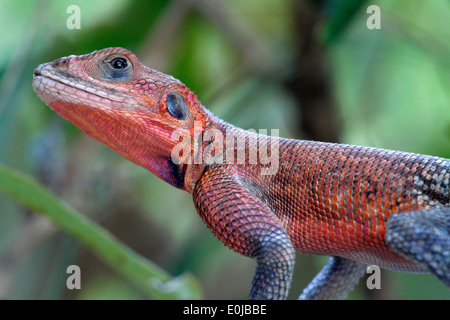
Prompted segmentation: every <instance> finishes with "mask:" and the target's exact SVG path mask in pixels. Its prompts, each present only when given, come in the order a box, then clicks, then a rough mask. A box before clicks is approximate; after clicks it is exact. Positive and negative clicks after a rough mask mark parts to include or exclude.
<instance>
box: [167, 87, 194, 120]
mask: <svg viewBox="0 0 450 320" xmlns="http://www.w3.org/2000/svg"><path fill="white" fill-rule="evenodd" d="M166 105H167V112H169V114H170V115H171V116H172V117H174V118H175V119H178V120H186V119H187V118H188V116H189V109H188V107H187V105H186V102H185V101H184V99H183V97H182V96H181V95H180V94H179V93H177V92H169V93H168V94H167V96H166Z"/></svg>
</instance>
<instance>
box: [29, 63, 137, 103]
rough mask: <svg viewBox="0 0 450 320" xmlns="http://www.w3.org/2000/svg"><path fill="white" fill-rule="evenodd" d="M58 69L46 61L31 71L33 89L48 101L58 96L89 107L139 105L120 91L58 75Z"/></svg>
mask: <svg viewBox="0 0 450 320" xmlns="http://www.w3.org/2000/svg"><path fill="white" fill-rule="evenodd" d="M58 74H59V71H58V70H55V68H53V67H52V66H51V65H49V64H48V63H46V64H42V65H40V66H38V67H37V68H36V69H35V70H34V71H33V89H34V91H35V92H36V93H37V94H38V96H39V97H41V99H43V100H44V101H45V102H50V101H48V100H50V99H51V98H53V99H54V98H55V97H58V99H57V100H63V101H66V102H77V103H79V102H80V101H86V103H87V104H88V105H90V106H91V107H99V108H105V107H106V108H111V109H129V108H130V107H135V106H137V105H139V103H138V101H137V100H136V99H133V98H131V97H130V96H126V97H123V96H121V94H120V93H118V92H115V91H113V90H112V89H110V88H106V87H102V88H101V90H99V89H98V88H95V87H93V86H89V85H88V84H84V83H83V81H82V80H80V79H78V80H77V81H75V78H74V77H73V76H71V75H69V74H64V76H59V75H58Z"/></svg>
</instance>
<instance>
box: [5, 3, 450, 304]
mask: <svg viewBox="0 0 450 320" xmlns="http://www.w3.org/2000/svg"><path fill="white" fill-rule="evenodd" d="M76 3H77V5H78V6H79V7H80V9H81V29H80V30H69V29H67V27H66V20H67V18H68V16H69V15H68V14H67V13H66V9H67V7H68V6H69V5H71V4H73V1H71V0H60V1H45V0H42V1H37V0H36V1H34V0H24V1H13V0H0V163H3V164H5V165H7V166H8V167H10V168H14V169H16V170H18V171H21V172H23V173H26V174H28V175H30V176H32V177H34V178H35V179H36V180H39V181H40V183H41V184H43V185H45V186H46V187H47V188H49V189H50V190H52V191H53V193H54V194H55V195H56V196H57V197H58V198H60V199H62V200H63V201H64V202H65V203H67V204H70V206H71V207H73V208H76V209H77V210H78V211H80V212H82V213H83V214H84V215H86V216H87V217H88V218H89V219H92V220H94V221H96V222H98V223H99V224H101V225H102V226H104V227H105V228H106V229H107V230H109V231H110V232H111V233H112V234H114V235H115V236H116V237H117V238H118V239H119V240H120V241H121V242H123V243H126V244H127V245H128V246H129V247H131V248H132V249H133V250H135V251H136V252H138V253H140V254H141V255H142V256H144V257H146V258H148V259H149V260H151V261H153V262H154V263H155V264H156V265H158V266H159V267H160V268H162V269H164V270H165V271H166V272H167V273H168V274H171V275H173V276H177V275H180V274H183V273H185V272H186V271H188V272H190V273H191V274H193V275H194V276H195V277H196V278H197V280H198V283H199V284H200V286H201V288H202V296H203V297H204V298H208V299H226V298H243V299H244V298H246V297H247V295H248V292H249V288H250V283H251V278H252V274H253V271H254V266H255V265H254V262H253V261H251V260H249V259H247V258H245V257H241V256H239V255H237V254H234V253H233V252H231V251H230V250H228V249H227V248H226V247H224V246H223V245H222V244H221V243H220V242H219V241H218V240H216V239H215V238H214V237H213V236H212V234H211V233H210V232H209V230H208V229H207V228H206V226H205V225H204V224H203V223H202V222H201V220H200V219H199V217H198V216H197V213H196V212H195V209H194V206H193V204H192V200H191V198H190V196H189V194H187V193H185V192H181V191H178V190H175V189H174V188H172V187H171V186H169V185H168V184H166V183H164V182H163V181H160V180H158V179H157V178H156V177H154V176H153V175H151V174H149V173H148V172H147V171H146V170H144V169H142V168H139V167H137V166H135V165H133V164H132V163H130V162H128V161H127V160H125V159H124V158H122V157H121V156H119V155H117V154H115V153H114V152H112V151H110V150H109V149H107V148H106V147H104V146H103V145H101V144H100V143H97V142H95V141H93V140H92V139H90V138H88V137H87V136H86V135H84V134H83V133H82V132H81V131H79V130H78V129H76V128H75V127H74V126H72V125H71V124H69V123H67V122H65V121H64V120H62V119H61V118H60V117H59V116H58V115H56V114H55V113H54V112H53V111H51V110H50V109H49V108H47V107H46V106H45V105H44V104H43V103H42V102H41V101H40V100H39V99H38V98H37V96H36V95H35V94H34V92H33V90H32V87H31V79H32V74H33V69H34V68H35V67H36V66H38V65H39V64H40V63H44V62H48V61H51V60H54V59H56V58H59V57H62V56H67V55H71V54H85V53H89V52H91V51H94V50H97V49H101V48H104V47H109V46H121V47H125V48H128V49H131V50H132V51H134V52H135V53H136V54H137V55H138V57H139V58H140V59H141V61H143V62H144V63H145V64H146V65H148V66H151V67H153V68H155V69H158V70H160V71H163V72H165V73H168V74H171V75H173V76H175V77H176V78H179V79H180V80H181V81H183V82H184V83H186V84H187V85H188V86H189V87H191V89H193V90H195V91H196V92H197V93H198V95H199V97H200V99H201V101H202V102H203V104H204V105H205V106H207V107H208V108H209V109H210V110H212V111H213V112H214V113H216V114H217V115H218V116H220V117H221V118H223V119H225V120H227V121H229V122H231V123H233V124H235V125H238V126H241V127H243V128H255V129H259V128H267V129H271V128H277V129H280V135H282V136H285V137H295V138H298V139H314V140H322V141H337V142H344V143H351V144H359V145H367V146H374V147H381V148H389V149H397V150H404V151H411V152H417V153H425V154H432V155H436V156H441V157H446V158H450V81H449V79H450V65H449V64H450V60H449V59H448V57H449V56H450V28H449V22H448V21H449V20H448V18H449V16H450V4H449V2H448V1H446V0H423V1H420V2H416V1H409V0H397V1H390V0H378V1H371V2H370V4H376V5H379V6H380V8H381V18H382V24H381V30H369V29H368V28H367V27H366V20H367V18H368V16H369V15H368V14H367V13H366V8H367V6H368V5H369V3H368V2H366V1H358V0H353V1H337V0H336V1H333V0H328V1H326V0H324V1H307V0H303V1H295V0H245V1H240V0H229V1H219V0H211V1H208V0H172V1H162V0H151V1H144V0H140V1H138V0H136V1H126V0H98V1H88V0H79V1H77V2H76ZM8 167H6V169H5V170H6V171H5V172H6V173H8V171H10V169H8ZM11 172H12V171H11ZM0 179H5V176H2V175H0ZM0 182H4V183H5V184H6V180H3V181H0ZM0 184H1V183H0ZM26 190H28V189H26ZM26 190H25V191H24V189H22V190H21V191H22V192H25V197H26V192H29V194H30V198H31V197H33V196H36V194H35V193H34V191H33V189H31V191H26ZM45 199H47V198H45ZM49 201H50V200H49ZM325 261H326V259H325V257H315V256H310V255H305V254H298V258H297V264H296V272H295V278H294V283H293V286H292V289H291V298H296V297H297V296H298V295H299V293H300V292H301V290H302V289H303V288H304V287H305V286H306V284H307V283H308V282H309V281H310V280H311V279H312V277H313V276H314V275H315V274H316V273H317V272H318V270H319V269H320V268H321V266H322V265H323V264H324V263H325ZM71 264H76V265H78V266H80V268H81V270H82V289H81V290H76V291H70V290H68V289H67V288H66V278H67V276H68V275H67V274H66V268H67V266H68V265H71ZM382 281H383V282H382V290H377V291H368V290H367V289H365V286H364V284H365V280H362V281H361V283H360V285H359V287H358V288H357V289H356V290H355V291H354V292H352V294H351V295H350V298H351V299H378V298H383V299H449V298H450V293H449V290H448V289H447V288H446V287H445V286H444V285H443V284H441V283H440V282H439V281H438V280H436V279H435V278H434V277H432V276H430V275H414V274H401V273H396V272H390V271H383V273H382ZM0 297H1V298H6V299H115V298H119V299H140V298H147V295H146V293H145V290H142V288H139V286H137V285H136V284H135V283H134V282H132V281H130V280H129V279H128V278H126V277H124V276H123V275H121V274H120V273H118V272H116V271H115V270H114V269H113V268H111V267H110V266H108V265H107V264H105V263H104V262H103V261H102V260H100V259H99V258H98V255H93V254H91V253H90V252H89V251H87V250H86V249H85V247H84V246H82V245H81V243H80V240H79V239H78V238H74V237H72V236H69V235H67V234H66V233H65V232H63V231H61V230H60V228H58V227H55V226H54V225H53V224H52V223H50V222H49V220H48V219H47V218H46V217H42V216H41V215H38V214H36V212H34V211H32V210H28V209H25V208H24V206H23V204H22V205H21V204H19V203H18V202H16V201H14V200H12V199H11V198H9V197H7V196H6V195H4V194H2V193H0Z"/></svg>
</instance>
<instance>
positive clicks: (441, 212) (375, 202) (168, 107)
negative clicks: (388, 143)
mask: <svg viewBox="0 0 450 320" xmlns="http://www.w3.org/2000/svg"><path fill="white" fill-rule="evenodd" d="M33 87H34V89H35V91H36V93H37V94H38V95H39V97H40V98H41V99H42V100H43V101H44V102H45V103H46V104H47V105H49V106H50V107H51V108H52V109H53V110H55V111H56V112H57V113H59V114H60V115H61V116H62V117H63V118H65V119H66V120H68V121H70V122H71V123H73V124H74V125H76V126H77V127H79V128H80V129H81V130H83V131H84V132H86V133H87V134H88V135H90V136H91V137H93V138H94V139H96V140H98V141H100V142H102V143H104V144H105V145H107V146H108V147H110V148H111V149H113V150H115V151H117V152H118V153H120V154H122V155H123V156H125V157H126V158H128V159H129V160H130V161H132V162H134V163H136V164H138V165H140V166H142V167H144V168H146V169H148V170H149V171H151V172H153V173H154V174H155V175H157V176H158V177H159V178H161V179H163V180H165V181H167V182H168V183H170V184H171V185H173V186H175V187H177V188H179V189H182V190H186V191H187V192H189V193H191V194H192V196H193V200H194V204H195V206H196V208H197V211H198V213H199V215H200V216H201V218H202V219H203V220H204V221H205V223H206V224H207V225H208V227H209V228H210V229H211V230H212V232H213V233H214V234H215V235H216V236H217V237H218V238H219V239H220V240H221V241H222V242H223V243H224V244H225V245H227V246H228V247H229V248H231V249H232V250H234V251H236V252H238V253H240V254H243V255H246V256H249V257H251V258H254V259H256V261H257V268H256V272H255V276H254V279H253V285H252V289H251V292H250V298H252V299H284V298H286V296H287V294H288V291H289V286H290V282H291V277H292V272H293V266H294V255H295V251H300V252H307V253H313V254H326V255H330V256H332V258H331V259H330V262H329V263H328V264H327V266H325V268H324V269H323V270H322V271H321V273H320V274H319V275H318V276H317V277H316V278H315V279H314V280H313V282H312V283H311V284H310V285H309V286H308V287H307V288H306V289H305V291H304V292H303V294H302V295H301V296H300V298H301V299H335V298H345V296H346V295H347V293H348V292H349V291H350V290H351V289H352V287H353V286H354V284H356V282H357V281H358V279H359V278H360V277H361V276H362V274H363V273H364V271H365V268H366V265H368V264H375V265H378V266H380V267H382V268H387V269H392V270H397V271H406V272H431V273H433V274H434V275H436V276H437V277H438V278H439V279H440V280H441V281H443V282H444V283H446V284H447V285H449V284H450V279H449V278H450V275H449V265H450V263H449V261H450V257H449V255H450V253H449V251H450V250H449V248H450V236H449V229H450V182H449V180H450V160H448V159H442V158H437V157H432V156H426V155H418V154H412V153H405V152H398V151H390V150H383V149H375V148H367V147H358V146H350V145H340V144H331V143H322V142H313V141H301V140H290V139H283V138H277V137H269V136H264V135H258V134H256V133H250V132H248V131H245V130H242V129H239V128H236V127H233V126H232V125H230V124H228V123H226V122H224V121H222V120H220V119H218V118H217V117H215V116H214V115H213V114H211V113H210V112H209V111H207V110H206V109H205V108H204V107H203V106H202V105H201V103H200V102H199V100H197V96H196V95H195V94H194V93H193V92H192V91H191V90H189V89H188V88H187V87H186V86H185V85H184V84H182V83H181V82H180V81H179V80H177V79H174V78H173V77H171V76H167V75H165V74H162V73H160V72H158V71H155V70H152V69H150V68H147V67H145V66H143V65H142V64H141V63H140V62H139V61H138V59H137V58H136V56H135V55H134V54H133V53H131V52H130V51H128V50H125V49H122V48H109V49H104V50H100V51H96V52H93V53H91V54H88V55H84V56H70V57H66V58H61V59H58V60H55V61H53V62H51V63H47V64H43V65H41V66H39V67H38V68H37V69H36V70H35V73H34V79H33ZM177 99H178V100H177ZM180 101H181V102H180ZM180 130H181V131H183V133H184V134H185V136H184V137H188V138H189V139H187V140H186V143H185V144H184V145H183V146H185V147H186V148H187V149H183V150H184V151H183V152H174V153H173V152H172V151H173V150H174V148H177V146H179V142H180V139H181V140H182V139H184V138H180V136H175V137H174V136H173V134H174V133H176V132H181V131H180ZM212 130H216V131H214V132H216V133H217V132H218V133H220V134H221V135H222V136H223V140H220V139H218V138H217V136H218V135H214V136H215V137H216V138H215V140H214V142H211V141H213V139H212V138H211V137H209V136H208V133H210V132H211V131H212ZM232 136H235V137H237V139H238V141H241V142H242V141H244V142H245V143H246V144H242V143H241V144H236V146H234V148H231V149H229V150H228V151H229V153H227V152H226V151H227V149H226V147H227V145H226V143H225V141H226V139H227V138H230V137H232ZM239 139H242V140H239ZM183 141H184V140H183ZM264 143H265V144H267V145H268V146H269V147H268V150H271V155H273V156H276V158H271V159H272V161H271V162H269V163H267V162H263V161H262V158H261V157H260V155H261V153H259V152H261V146H263V145H264ZM177 150H178V151H179V149H177ZM241 150H244V153H240V152H241ZM258 153H259V156H258V157H257V156H256V155H257V154H258ZM263 154H264V153H263ZM266 154H267V152H266ZM204 155H211V158H210V160H211V161H210V162H207V161H206V160H205V159H206V157H202V156H204ZM239 155H243V157H242V158H239ZM238 159H239V160H238ZM189 160H191V161H189ZM275 160H276V161H275ZM269 169H270V170H269ZM264 170H266V171H264Z"/></svg>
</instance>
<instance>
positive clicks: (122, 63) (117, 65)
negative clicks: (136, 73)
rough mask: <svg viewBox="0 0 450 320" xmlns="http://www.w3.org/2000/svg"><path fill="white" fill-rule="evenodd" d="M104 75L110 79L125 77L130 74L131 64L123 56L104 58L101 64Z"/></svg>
mask: <svg viewBox="0 0 450 320" xmlns="http://www.w3.org/2000/svg"><path fill="white" fill-rule="evenodd" d="M102 67H103V70H104V73H105V76H107V77H108V78H109V79H111V80H120V79H126V78H128V77H129V76H130V74H131V71H132V69H133V65H132V64H131V62H130V60H128V59H127V58H125V57H123V56H114V57H112V58H110V59H106V60H105V61H104V63H103V64H102Z"/></svg>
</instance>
